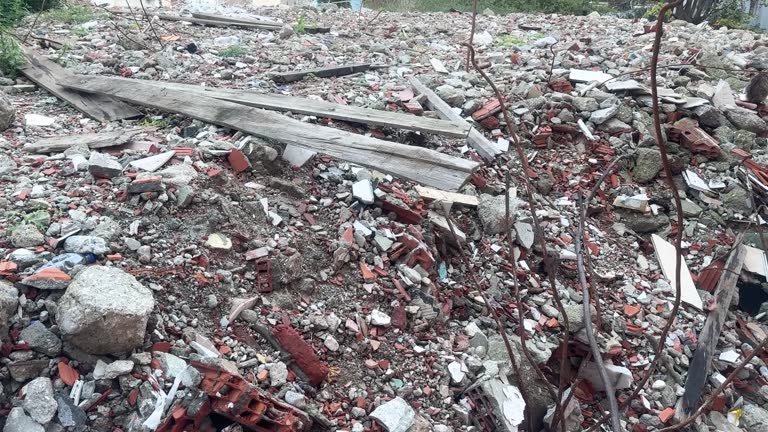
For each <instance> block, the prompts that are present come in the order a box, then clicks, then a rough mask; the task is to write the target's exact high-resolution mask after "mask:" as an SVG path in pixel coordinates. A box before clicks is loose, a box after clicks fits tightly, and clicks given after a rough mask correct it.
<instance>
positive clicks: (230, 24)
mask: <svg viewBox="0 0 768 432" xmlns="http://www.w3.org/2000/svg"><path fill="white" fill-rule="evenodd" d="M150 15H153V16H156V17H158V18H160V19H161V20H164V21H185V22H189V23H192V24H197V25H202V26H208V27H243V28H250V29H260V30H278V29H280V27H275V26H273V25H265V24H249V23H244V22H234V21H218V20H213V19H202V18H194V17H183V16H178V15H167V14H150Z"/></svg>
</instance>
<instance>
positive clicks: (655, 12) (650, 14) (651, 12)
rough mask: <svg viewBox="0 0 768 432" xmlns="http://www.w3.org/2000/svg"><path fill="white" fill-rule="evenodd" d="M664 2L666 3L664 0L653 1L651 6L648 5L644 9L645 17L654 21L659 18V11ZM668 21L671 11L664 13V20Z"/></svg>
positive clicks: (670, 18) (670, 19)
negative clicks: (646, 8)
mask: <svg viewBox="0 0 768 432" xmlns="http://www.w3.org/2000/svg"><path fill="white" fill-rule="evenodd" d="M664 4H666V2H665V1H660V2H656V3H654V4H653V6H651V7H649V8H648V10H647V11H645V17H646V18H648V20H650V21H656V20H657V19H658V18H659V13H660V12H661V8H662V7H664ZM670 21H672V11H667V13H666V15H665V16H664V22H670Z"/></svg>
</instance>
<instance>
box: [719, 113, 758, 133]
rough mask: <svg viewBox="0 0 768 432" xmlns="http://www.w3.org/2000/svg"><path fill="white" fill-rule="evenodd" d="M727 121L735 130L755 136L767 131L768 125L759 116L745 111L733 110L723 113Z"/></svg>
mask: <svg viewBox="0 0 768 432" xmlns="http://www.w3.org/2000/svg"><path fill="white" fill-rule="evenodd" d="M725 116H726V117H728V120H730V121H731V123H733V124H734V126H736V128H737V129H745V130H748V131H750V132H754V133H756V134H759V133H762V132H765V131H766V130H768V123H766V122H765V120H763V119H762V118H761V117H760V116H759V115H757V114H755V113H754V112H752V111H749V110H746V109H733V110H728V111H726V112H725Z"/></svg>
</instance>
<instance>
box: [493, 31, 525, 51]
mask: <svg viewBox="0 0 768 432" xmlns="http://www.w3.org/2000/svg"><path fill="white" fill-rule="evenodd" d="M496 43H497V44H498V45H499V46H502V47H504V48H509V47H513V46H521V45H525V44H527V43H528V42H527V41H525V40H523V39H521V38H519V37H516V36H512V35H511V34H503V35H499V37H498V38H496Z"/></svg>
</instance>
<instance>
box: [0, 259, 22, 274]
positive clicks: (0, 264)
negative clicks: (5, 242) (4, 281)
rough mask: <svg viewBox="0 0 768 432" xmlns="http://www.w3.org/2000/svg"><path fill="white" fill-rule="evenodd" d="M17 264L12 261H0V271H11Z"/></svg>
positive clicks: (14, 269) (13, 270)
mask: <svg viewBox="0 0 768 432" xmlns="http://www.w3.org/2000/svg"><path fill="white" fill-rule="evenodd" d="M17 268H18V266H17V265H16V263H15V262H13V261H0V273H13V272H15V271H16V269H17Z"/></svg>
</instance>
